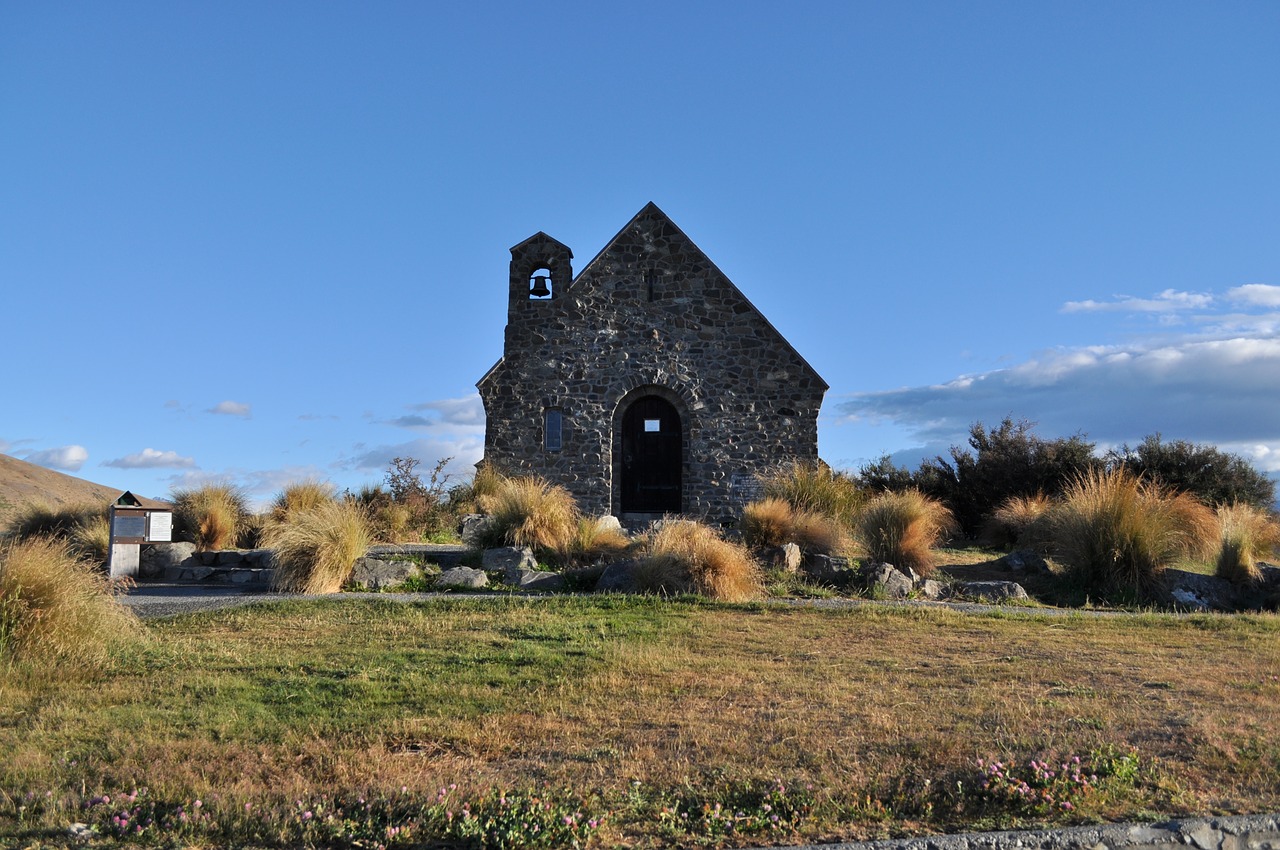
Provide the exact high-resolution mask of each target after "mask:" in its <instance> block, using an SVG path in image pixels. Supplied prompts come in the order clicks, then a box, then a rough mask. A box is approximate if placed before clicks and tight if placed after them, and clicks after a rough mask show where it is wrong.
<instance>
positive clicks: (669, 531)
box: [635, 520, 761, 602]
mask: <svg viewBox="0 0 1280 850" xmlns="http://www.w3.org/2000/svg"><path fill="white" fill-rule="evenodd" d="M645 548H646V550H647V554H646V556H645V557H644V558H643V559H642V560H641V561H640V562H639V563H638V564H637V565H636V573H635V575H636V584H637V586H638V587H640V588H641V589H642V590H649V591H652V592H655V593H698V594H701V595H703V596H707V597H710V598H712V599H720V600H723V601H726V602H743V601H746V600H749V599H755V598H757V597H759V596H760V593H761V577H760V570H759V568H758V567H757V566H756V564H755V562H754V561H753V560H752V559H751V553H749V552H748V551H747V550H746V547H744V546H741V545H739V544H737V543H731V542H729V541H727V540H725V539H723V538H722V537H720V535H719V534H717V533H716V532H715V531H713V530H712V529H710V528H708V527H707V526H705V525H702V524H701V523H697V522H693V521H691V520H666V521H664V522H663V523H661V524H660V525H659V526H658V527H657V528H656V529H654V530H653V531H652V532H650V535H649V539H648V540H647V541H646V545H645Z"/></svg>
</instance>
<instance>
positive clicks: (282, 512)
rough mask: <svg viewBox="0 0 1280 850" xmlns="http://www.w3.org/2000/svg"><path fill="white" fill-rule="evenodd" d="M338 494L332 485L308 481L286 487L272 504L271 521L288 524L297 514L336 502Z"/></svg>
mask: <svg viewBox="0 0 1280 850" xmlns="http://www.w3.org/2000/svg"><path fill="white" fill-rule="evenodd" d="M336 498H337V493H336V491H335V490H334V487H333V485H332V484H330V483H328V482H325V481H315V480H311V479H308V480H306V481H299V482H296V483H294V484H290V485H289V486H287V487H285V488H284V489H283V490H281V491H280V493H279V494H278V495H277V496H276V497H275V499H274V500H272V502H271V519H272V520H273V521H274V522H288V521H289V518H290V517H291V516H293V515H295V514H299V513H304V512H306V511H310V510H314V509H316V508H318V507H319V506H321V505H323V504H327V503H329V502H332V501H334V499H336Z"/></svg>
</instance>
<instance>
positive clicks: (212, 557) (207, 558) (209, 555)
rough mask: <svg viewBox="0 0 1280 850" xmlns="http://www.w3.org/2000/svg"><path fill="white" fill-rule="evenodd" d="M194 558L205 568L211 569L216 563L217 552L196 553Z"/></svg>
mask: <svg viewBox="0 0 1280 850" xmlns="http://www.w3.org/2000/svg"><path fill="white" fill-rule="evenodd" d="M195 557H196V558H197V559H198V560H199V561H200V563H201V564H202V565H204V566H206V567H212V566H213V565H214V564H216V563H218V553H217V552H197V553H196V554H195Z"/></svg>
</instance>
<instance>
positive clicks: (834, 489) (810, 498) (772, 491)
mask: <svg viewBox="0 0 1280 850" xmlns="http://www.w3.org/2000/svg"><path fill="white" fill-rule="evenodd" d="M764 495H765V497H766V498H770V499H781V500H782V501H784V502H786V503H787V504H789V505H790V506H791V507H792V508H793V509H795V510H797V511H808V512H810V513H815V514H819V515H820V516H824V517H827V518H828V519H831V520H833V521H835V522H836V523H837V524H838V525H841V526H848V524H849V523H850V522H851V521H852V520H853V517H854V515H855V514H856V513H857V511H858V507H859V506H860V505H861V504H862V502H863V494H862V492H861V491H860V490H859V489H858V485H857V482H855V481H854V480H853V479H852V478H849V477H848V476H846V475H843V474H841V473H839V472H835V471H834V470H832V469H831V467H830V466H828V465H827V464H825V463H823V462H822V461H820V460H819V461H815V462H813V463H805V462H802V461H795V462H793V463H790V464H787V465H785V466H782V467H781V468H779V469H778V470H776V471H775V472H773V473H772V474H771V475H768V476H766V477H765V479H764Z"/></svg>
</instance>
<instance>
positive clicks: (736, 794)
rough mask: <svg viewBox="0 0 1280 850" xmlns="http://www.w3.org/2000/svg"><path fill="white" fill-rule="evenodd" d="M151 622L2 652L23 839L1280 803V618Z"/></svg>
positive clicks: (957, 824) (353, 835)
mask: <svg viewBox="0 0 1280 850" xmlns="http://www.w3.org/2000/svg"><path fill="white" fill-rule="evenodd" d="M147 630H148V632H149V636H150V639H149V643H148V645H147V646H145V647H144V648H143V649H142V650H140V651H138V652H136V653H134V654H132V655H131V656H130V657H126V658H117V659H115V660H114V661H113V662H112V664H111V665H110V666H109V667H108V668H107V669H105V670H102V671H98V672H84V673H75V674H74V675H71V674H68V673H67V672H66V671H57V670H53V671H50V670H46V669H30V668H22V667H16V668H10V669H7V670H5V671H3V674H2V675H3V679H0V753H3V754H4V757H3V759H2V760H0V843H4V842H8V843H13V842H15V841H18V842H20V843H25V844H32V845H36V844H39V843H40V842H53V841H55V840H57V839H56V837H57V836H58V835H61V834H64V833H65V831H66V829H67V825H68V824H69V823H71V822H76V821H78V822H83V823H87V824H90V825H92V826H93V827H94V828H95V829H96V830H97V831H98V832H99V833H101V834H104V835H118V834H125V833H128V834H130V835H134V836H137V837H138V840H142V841H148V842H153V843H160V844H163V843H178V844H183V843H190V844H194V845H197V846H199V845H204V846H222V845H228V844H230V845H237V846H246V845H249V846H272V845H277V844H282V843H289V844H291V845H294V846H296V845H299V844H303V845H305V844H313V845H331V844H332V845H338V846H361V847H373V846H377V845H378V844H386V845H387V846H397V845H413V844H414V842H422V841H427V840H430V839H432V838H440V837H443V838H447V839H450V840H458V841H463V840H467V839H471V840H473V841H476V842H479V843H480V844H483V845H485V846H494V847H498V846H511V847H515V846H557V845H560V844H568V843H570V842H572V841H575V840H576V841H582V842H585V843H589V844H591V845H593V846H613V845H619V844H621V845H629V846H689V845H691V844H699V843H704V842H705V843H708V844H727V845H740V844H752V843H754V844H768V843H785V842H787V841H797V840H800V839H803V840H806V841H817V840H830V839H837V838H857V837H873V836H884V835H889V834H907V833H919V832H930V831H955V830H960V829H970V828H990V827H997V826H1001V827H1003V826H1017V825H1029V824H1032V823H1046V822H1047V823H1070V822H1078V821H1081V820H1097V819H1108V818H1138V817H1143V816H1153V815H1155V814H1167V815H1173V814H1187V813H1197V812H1198V813H1207V812H1213V813H1234V812H1256V811H1275V810H1277V809H1280V618H1278V617H1276V616H1275V615H1258V616H1194V617H1174V616H1167V615H1155V614H1140V615H1125V616H1119V617H1106V618H1095V617H1088V616H1084V615H1081V616H1074V617H1066V618H1063V617H1046V616H1040V615H1037V614H1036V612H1035V610H1034V609H1027V610H1022V611H1018V612H1016V613H1010V614H1005V615H1000V614H994V615H972V614H968V615H962V614H957V613H953V612H950V611H946V610H934V609H918V608H892V607H885V606H863V607H858V608H853V609H848V610H820V609H814V608H802V607H790V606H781V605H767V604H766V605H752V606H723V605H711V604H705V603H698V602H695V601H663V600H656V599H652V598H589V597H584V598H554V599H537V600H526V599H519V598H489V599H484V600H443V601H432V602H424V603H420V604H399V603H395V602H390V601H382V600H373V601H368V600H353V599H335V600H332V601H317V602H306V603H278V604H271V605H263V606H257V607H253V608H245V609H235V610H228V611H222V612H217V613H212V614H204V615H198V616H188V617H180V618H175V619H172V620H166V621H158V622H151V623H149V624H148V625H147ZM1074 757H1078V758H1079V759H1080V763H1079V767H1077V766H1076V763H1075V762H1074V761H1073V758H1074ZM980 759H981V760H983V761H982V763H981V765H980V764H979V760H980ZM1033 759H1034V760H1036V764H1037V766H1035V767H1032V766H1030V765H1029V762H1030V761H1031V760H1033ZM1042 761H1043V762H1044V763H1045V764H1046V765H1047V767H1040V766H1038V765H1040V763H1041V762H1042ZM992 762H999V764H1000V766H999V767H993V766H992ZM1062 765H1066V766H1067V769H1066V770H1062V769H1061V766H1062ZM1050 771H1052V772H1053V774H1054V775H1053V776H1052V777H1050V776H1048V773H1049V772H1050ZM984 783H985V785H986V787H985V788H984ZM453 786H456V787H453ZM491 792H492V793H491ZM130 795H132V797H131V796H130ZM104 796H105V797H108V798H110V800H109V801H107V802H103V801H102V798H103V797H104ZM197 800H198V801H199V805H197V802H196V801H197ZM464 804H465V805H466V809H465V810H464V809H463V805H464ZM121 814H124V815H125V818H124V826H123V827H121V823H120V815H121ZM113 818H114V819H115V820H113ZM539 818H542V820H539ZM566 820H568V821H572V823H569V824H568V825H566V824H565V821H566ZM556 823H559V824H560V826H561V827H562V828H561V829H560V831H559V832H554V830H553V829H552V828H553V827H554V826H555V825H556ZM468 824H469V825H468ZM530 824H533V826H530ZM535 826H537V827H539V829H540V830H541V831H540V832H539V831H538V830H535V829H534V827H535ZM482 827H483V828H482ZM139 829H141V831H140V832H139ZM468 829H470V830H471V832H468V831H467V830H468ZM503 830H506V832H504V831H503ZM566 830H567V831H566ZM553 832H554V834H553ZM503 835H506V836H507V837H506V838H503V837H502V836H503ZM476 836H480V837H479V838H477V837H476Z"/></svg>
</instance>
